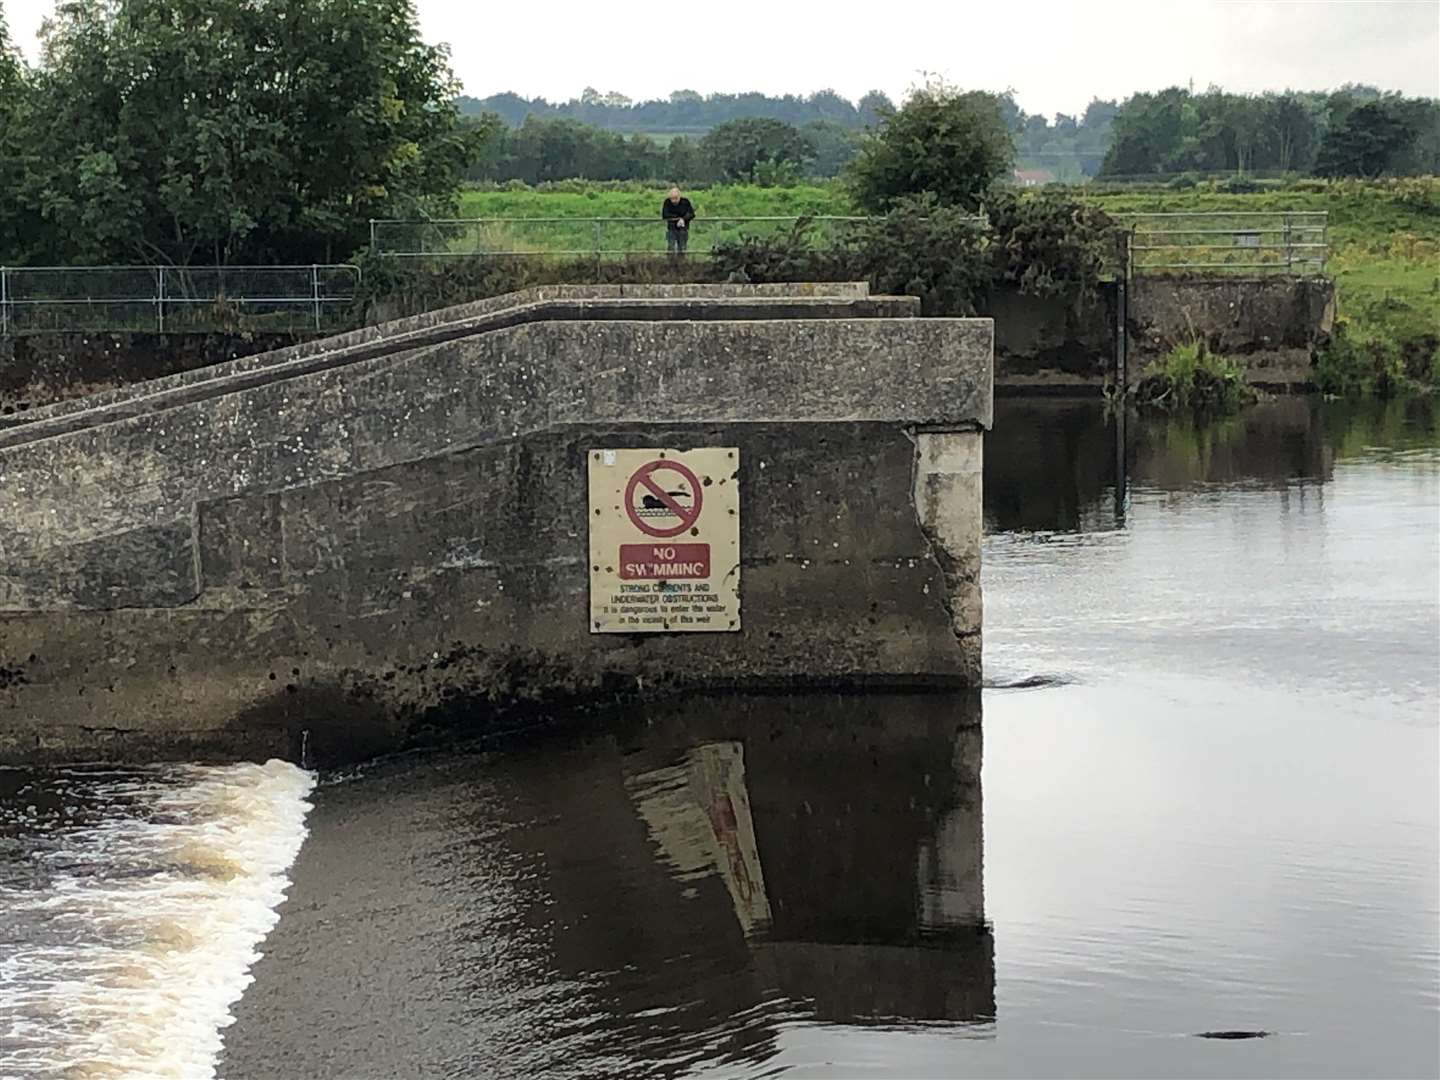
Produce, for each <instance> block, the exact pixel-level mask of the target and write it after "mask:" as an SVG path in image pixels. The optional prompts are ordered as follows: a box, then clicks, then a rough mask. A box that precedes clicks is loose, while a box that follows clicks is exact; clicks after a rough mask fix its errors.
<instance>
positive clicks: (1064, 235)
mask: <svg viewBox="0 0 1440 1080" xmlns="http://www.w3.org/2000/svg"><path fill="white" fill-rule="evenodd" d="M985 213H986V216H987V217H988V218H989V223H990V231H991V237H992V241H991V247H990V261H991V264H992V266H993V268H994V278H995V281H996V282H997V283H1004V284H1009V285H1014V286H1016V287H1017V288H1019V290H1020V291H1021V292H1022V293H1027V294H1030V295H1032V296H1061V295H1063V296H1073V297H1075V298H1076V299H1077V300H1081V299H1093V298H1094V296H1095V293H1096V291H1097V290H1098V288H1099V285H1100V281H1101V279H1102V278H1103V276H1104V275H1105V274H1106V273H1107V272H1113V271H1116V270H1118V269H1120V268H1121V267H1122V266H1123V265H1124V257H1125V233H1124V230H1123V229H1121V228H1120V227H1119V226H1118V225H1117V224H1116V223H1115V221H1114V220H1113V219H1112V218H1111V217H1110V216H1109V215H1108V214H1106V213H1105V211H1103V210H1101V209H1099V208H1098V207H1096V206H1094V205H1092V204H1087V203H1082V202H1080V201H1079V200H1077V199H1073V198H1070V197H1069V196H1066V195H1062V194H1050V193H1048V192H1042V193H1035V194H1027V195H1021V194H1019V193H1017V192H1014V191H1003V190H1001V191H996V192H994V193H992V194H991V196H990V197H989V198H988V199H987V200H986V204H985Z"/></svg>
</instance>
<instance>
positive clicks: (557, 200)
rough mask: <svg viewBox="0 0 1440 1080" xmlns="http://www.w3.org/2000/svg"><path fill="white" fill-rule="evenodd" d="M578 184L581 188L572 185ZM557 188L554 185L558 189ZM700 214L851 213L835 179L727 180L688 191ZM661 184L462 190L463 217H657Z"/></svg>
mask: <svg viewBox="0 0 1440 1080" xmlns="http://www.w3.org/2000/svg"><path fill="white" fill-rule="evenodd" d="M572 187H573V188H574V189H579V190H573V189H572ZM557 189H558V190H557ZM686 195H687V197H688V198H689V199H690V201H691V202H693V203H694V204H695V210H696V213H697V214H698V215H699V217H700V219H704V218H706V217H793V216H796V215H800V214H814V215H839V216H845V215H850V214H854V213H855V212H856V211H855V209H854V207H853V206H852V205H851V203H850V200H849V198H848V197H847V195H846V194H845V192H844V190H843V189H842V188H841V187H840V186H839V185H837V184H796V185H794V186H793V187H756V186H754V185H751V184H725V185H717V186H715V187H712V188H702V189H698V190H693V191H687V192H686ZM664 198H665V188H664V187H663V186H661V185H658V184H657V185H655V186H653V187H645V186H641V185H630V184H626V185H624V186H623V187H622V186H619V185H615V186H610V185H589V186H585V187H583V188H582V186H581V185H580V184H576V185H573V186H572V185H570V184H560V185H553V186H552V187H551V188H550V189H545V188H525V189H521V190H513V189H510V188H497V189H495V190H492V191H466V192H464V193H462V194H461V196H460V216H461V217H570V216H575V217H587V218H594V217H641V218H654V219H656V220H657V221H658V220H659V217H660V201H661V200H662V199H664Z"/></svg>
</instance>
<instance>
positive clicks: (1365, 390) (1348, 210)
mask: <svg viewBox="0 0 1440 1080" xmlns="http://www.w3.org/2000/svg"><path fill="white" fill-rule="evenodd" d="M1072 190H1074V191H1075V194H1076V195H1077V196H1078V197H1080V198H1082V199H1084V200H1085V201H1087V202H1093V203H1094V204H1095V205H1097V206H1099V207H1101V208H1102V209H1104V210H1107V211H1109V212H1110V213H1112V214H1117V215H1118V214H1126V213H1156V212H1184V213H1216V212H1223V211H1281V210H1324V211H1327V212H1328V213H1329V223H1330V233H1329V239H1330V247H1331V253H1330V258H1329V261H1328V262H1327V264H1326V272H1327V273H1328V274H1330V275H1331V276H1333V277H1334V279H1335V289H1336V295H1337V300H1338V306H1339V314H1340V318H1339V320H1338V322H1337V326H1336V332H1335V333H1334V334H1333V335H1332V337H1331V340H1330V342H1329V343H1328V344H1326V345H1324V346H1322V347H1321V348H1320V350H1319V351H1318V354H1317V357H1316V367H1315V378H1316V382H1317V385H1319V387H1320V388H1321V390H1322V391H1324V392H1325V393H1330V394H1342V395H1343V394H1350V395H1354V394H1372V393H1374V394H1387V393H1399V392H1405V391H1408V390H1413V389H1425V388H1440V179H1437V178H1435V177H1403V178H1398V179H1388V180H1372V181H1361V180H1301V181H1298V182H1295V183H1292V184H1288V185H1285V186H1280V185H1275V186H1266V187H1264V188H1263V189H1261V190H1260V191H1257V192H1254V193H1251V194H1227V193H1224V192H1220V191H1217V190H1215V185H1213V184H1203V185H1198V186H1196V187H1194V188H1190V189H1187V190H1184V191H1176V190H1166V189H1163V188H1155V189H1151V190H1148V191H1136V190H1134V189H1123V190H1116V189H1112V190H1108V191H1091V190H1089V189H1072Z"/></svg>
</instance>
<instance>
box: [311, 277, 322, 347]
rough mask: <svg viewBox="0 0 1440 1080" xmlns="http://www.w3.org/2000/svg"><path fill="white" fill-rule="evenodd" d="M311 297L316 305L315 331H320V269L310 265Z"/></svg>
mask: <svg viewBox="0 0 1440 1080" xmlns="http://www.w3.org/2000/svg"><path fill="white" fill-rule="evenodd" d="M310 296H311V299H312V300H313V301H314V303H315V331H316V333H319V331H320V267H319V266H317V265H316V264H314V263H311V264H310Z"/></svg>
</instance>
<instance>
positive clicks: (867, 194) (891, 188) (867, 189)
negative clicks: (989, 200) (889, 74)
mask: <svg viewBox="0 0 1440 1080" xmlns="http://www.w3.org/2000/svg"><path fill="white" fill-rule="evenodd" d="M883 117H884V123H883V125H882V126H881V128H880V129H879V131H877V132H876V133H875V134H873V135H868V136H866V138H865V140H864V141H863V142H862V143H861V145H860V152H859V154H858V155H857V156H856V158H855V160H854V161H852V162H851V163H850V165H849V167H848V176H849V181H850V186H851V189H852V191H853V192H854V196H855V201H856V203H857V205H859V206H860V207H861V208H862V209H865V210H868V211H871V212H874V213H879V212H883V211H886V210H889V209H890V208H891V207H893V206H895V205H896V204H897V203H898V202H899V201H900V200H902V199H904V198H906V197H908V196H912V195H918V194H920V193H922V192H929V193H930V194H932V195H934V196H935V199H936V200H937V202H938V203H939V204H940V205H942V206H958V207H961V208H962V209H965V210H970V211H974V210H977V209H978V208H979V206H980V202H981V199H982V198H983V196H984V194H985V193H986V192H987V191H988V190H989V189H990V187H991V185H992V184H993V183H994V182H995V181H996V180H999V179H1000V178H1001V177H1003V176H1005V175H1006V174H1007V173H1009V171H1010V166H1011V163H1012V162H1013V161H1014V158H1015V146H1014V143H1013V142H1012V140H1011V137H1010V132H1009V130H1008V129H1007V128H1006V126H1005V120H1004V118H1003V117H1002V116H1001V113H1000V104H999V100H998V99H997V98H996V97H995V96H994V95H992V94H985V93H980V92H978V91H975V92H971V93H961V92H959V91H958V90H955V89H952V88H951V87H948V86H946V85H944V84H943V83H939V82H932V83H930V84H929V85H927V86H924V87H922V88H920V89H918V90H916V91H915V92H914V93H912V94H911V95H910V97H909V98H908V99H907V100H906V102H905V104H904V105H903V106H902V107H901V108H899V109H897V110H893V111H888V112H886V113H884V114H883Z"/></svg>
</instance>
